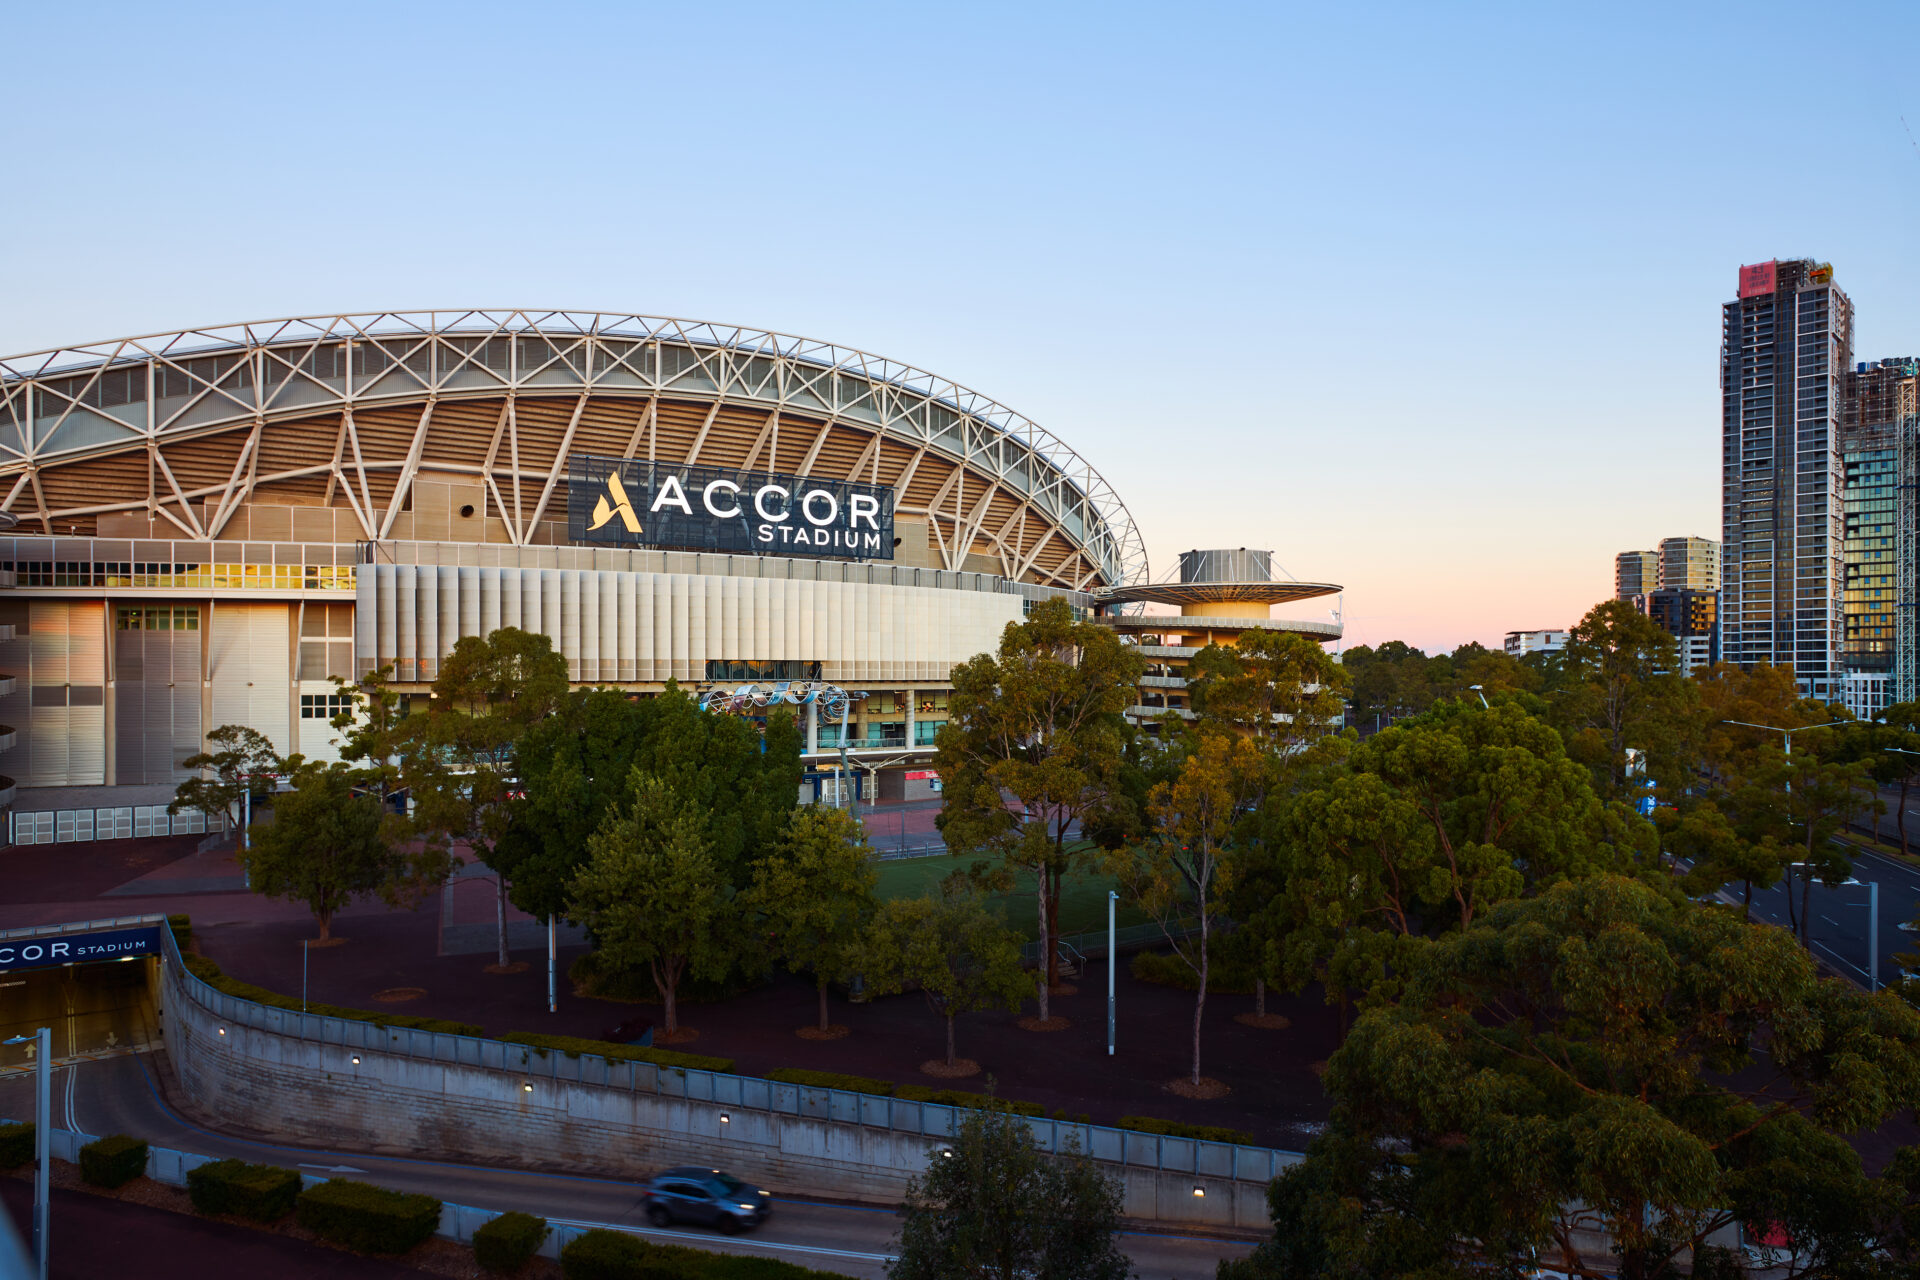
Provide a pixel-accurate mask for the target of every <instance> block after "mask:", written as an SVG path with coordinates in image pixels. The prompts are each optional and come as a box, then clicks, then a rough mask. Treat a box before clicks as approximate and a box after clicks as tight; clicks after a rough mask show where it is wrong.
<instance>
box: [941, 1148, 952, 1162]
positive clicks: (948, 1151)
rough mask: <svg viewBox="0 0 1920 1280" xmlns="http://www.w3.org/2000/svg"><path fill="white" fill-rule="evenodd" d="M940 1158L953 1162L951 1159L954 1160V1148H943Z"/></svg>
mask: <svg viewBox="0 0 1920 1280" xmlns="http://www.w3.org/2000/svg"><path fill="white" fill-rule="evenodd" d="M940 1158H941V1159H942V1160H951V1159H953V1148H952V1147H942V1148H940Z"/></svg>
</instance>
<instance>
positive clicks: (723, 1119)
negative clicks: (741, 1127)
mask: <svg viewBox="0 0 1920 1280" xmlns="http://www.w3.org/2000/svg"><path fill="white" fill-rule="evenodd" d="M720 1123H721V1124H732V1123H733V1117H732V1116H730V1115H728V1114H727V1113H726V1112H724V1111H722V1112H721V1113H720Z"/></svg>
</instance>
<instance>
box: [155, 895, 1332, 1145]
mask: <svg viewBox="0 0 1920 1280" xmlns="http://www.w3.org/2000/svg"><path fill="white" fill-rule="evenodd" d="M163 946H164V948H165V957H166V958H165V964H166V967H167V974H168V978H169V980H170V982H171V983H172V984H173V985H174V987H175V991H176V993H177V996H179V997H185V998H187V999H190V1000H192V1001H193V1002H194V1003H196V1004H198V1005H200V1007H201V1008H202V1009H204V1010H205V1011H206V1012H208V1013H210V1014H212V1015H213V1016H214V1017H216V1018H218V1019H221V1020H224V1021H227V1022H232V1023H236V1024H239V1025H241V1026H246V1027H252V1028H255V1029H258V1030H261V1031H266V1032H270V1033H272V1034H275V1035H281V1036H288V1037H292V1038H295V1039H300V1040H307V1041H311V1042H314V1043H318V1044H328V1045H338V1046H340V1047H342V1048H347V1049H364V1050H367V1051H369V1052H377V1053H383V1054H394V1055H398V1056H402V1057H406V1058H411V1059H414V1060H417V1061H423V1062H434V1063H445V1064H449V1065H457V1066H466V1067H476V1068H479V1069H481V1070H489V1071H497V1072H501V1073H503V1074H507V1073H510V1074H512V1075H514V1076H516V1077H519V1078H522V1079H525V1080H527V1081H529V1082H531V1081H533V1080H557V1081H566V1082H577V1083H580V1084H587V1085H598V1086H601V1087H604V1088H611V1089H624V1090H627V1091H629V1092H636V1093H651V1094H656V1095H659V1096H662V1097H669V1098H685V1099H687V1100H689V1101H694V1102H706V1103H713V1104H717V1105H720V1106H727V1107H739V1108H742V1109H744V1110H759V1111H765V1112H769V1113H771V1114H774V1115H785V1116H795V1117H799V1118H804V1119H815V1120H825V1121H829V1122H835V1123H841V1124H857V1125H865V1126H870V1127H874V1128H881V1129H887V1130H890V1131H893V1132H898V1133H908V1134H913V1135H915V1136H919V1137H928V1138H950V1137H952V1136H953V1135H954V1134H955V1133H956V1132H958V1130H959V1127H960V1122H961V1119H962V1118H963V1117H964V1115H965V1112H966V1109H965V1108H961V1107H951V1106H947V1105H945V1104H942V1103H935V1102H912V1101H908V1100H907V1099H904V1098H888V1097H880V1096H877V1095H874V1094H867V1093H852V1092H848V1091H847V1090H844V1089H822V1088H812V1087H808V1086H804V1085H795V1084H786V1083H783V1082H780V1081H776V1080H763V1079H760V1078H758V1077H754V1076H741V1075H732V1074H728V1073H725V1072H718V1071H701V1070H696V1069H692V1068H682V1067H662V1066H657V1065H655V1064H654V1063H650V1062H634V1061H630V1060H625V1059H610V1058H603V1057H601V1056H599V1055H598V1054H591V1053H583V1054H581V1055H579V1056H578V1057H569V1056H567V1054H565V1053H564V1052H561V1051H559V1050H546V1051H544V1052H543V1051H542V1050H539V1049H536V1048H533V1047H531V1046H528V1045H519V1044H510V1043H508V1042H506V1041H504V1040H488V1039H482V1038H478V1037H474V1036H458V1035H449V1034H447V1033H445V1032H439V1031H416V1030H413V1029H411V1028H406V1027H392V1026H382V1025H380V1024H378V1023H373V1022H356V1021H350V1020H347V1019H343V1018H331V1017H325V1016H322V1015H320V1014H312V1013H299V1012H296V1011H294V1010H291V1009H276V1008H273V1007H271V1006H268V1005H262V1004H257V1003H255V1002H253V1001H251V1000H242V999H240V998H239V997H237V996H230V995H227V994H226V993H225V992H223V991H219V990H216V989H215V988H214V987H212V986H210V985H209V984H207V983H206V982H204V981H202V980H201V979H200V978H199V977H197V976H195V975H194V974H193V973H191V972H190V971H189V970H188V969H187V967H186V964H185V961H184V960H183V959H182V957H181V955H180V951H179V947H178V945H177V944H176V942H175V941H174V937H173V931H172V930H170V929H169V930H166V931H165V933H164V938H163ZM1025 1119H1026V1120H1027V1124H1028V1126H1029V1127H1030V1128H1031V1130H1032V1132H1033V1137H1034V1141H1035V1143H1036V1145H1038V1146H1039V1147H1040V1148H1041V1149H1042V1150H1044V1151H1048V1152H1056V1151H1064V1150H1066V1149H1067V1147H1068V1146H1069V1145H1077V1146H1078V1148H1079V1150H1081V1151H1082V1152H1084V1153H1086V1154H1088V1155H1090V1156H1092V1157H1093V1158H1094V1159H1096V1160H1101V1161H1106V1162H1109V1163H1113V1164H1117V1165H1121V1166H1123V1167H1134V1168H1142V1169H1154V1170H1159V1171H1162V1172H1168V1173H1182V1174H1193V1175H1195V1176H1199V1177H1212V1178H1229V1179H1236V1180H1237V1179H1247V1180H1258V1181H1263V1182H1264V1181H1270V1180H1272V1179H1273V1178H1274V1177H1276V1176H1278V1175H1279V1173H1280V1170H1281V1169H1283V1168H1285V1167H1286V1166H1288V1165H1290V1164H1294V1163H1296V1162H1298V1161H1299V1160H1300V1159H1301V1158H1302V1157H1301V1156H1300V1154H1299V1153H1298V1152H1292V1151H1282V1150H1279V1149H1276V1148H1272V1147H1260V1146H1244V1145H1241V1144H1238V1143H1225V1142H1208V1141H1203V1140H1200V1139H1195V1138H1174V1137H1168V1136H1166V1135H1163V1134H1153V1133H1139V1132H1136V1131H1134V1130H1131V1129H1114V1128H1108V1127H1107V1126H1104V1125H1094V1124H1079V1123H1075V1122H1072V1121H1067V1120H1053V1119H1047V1118H1043V1117H1025Z"/></svg>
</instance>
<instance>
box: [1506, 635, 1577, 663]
mask: <svg viewBox="0 0 1920 1280" xmlns="http://www.w3.org/2000/svg"><path fill="white" fill-rule="evenodd" d="M1567 639H1568V633H1567V632H1565V631H1551V630H1549V631H1509V632H1507V642H1506V648H1507V656H1508V657H1510V658H1524V657H1526V656H1527V655H1528V654H1530V653H1556V652H1558V651H1559V650H1561V649H1564V648H1566V647H1567Z"/></svg>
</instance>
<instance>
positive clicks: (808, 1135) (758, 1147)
mask: <svg viewBox="0 0 1920 1280" xmlns="http://www.w3.org/2000/svg"><path fill="white" fill-rule="evenodd" d="M164 968H165V974H164V978H163V989H164V995H163V1001H164V1003H163V1008H164V1012H165V1017H164V1018H163V1025H164V1027H165V1029H166V1041H167V1049H168V1059H169V1061H170V1062H171V1063H172V1065H173V1068H174V1071H175V1074H176V1078H177V1080H178V1083H179V1085H180V1088H181V1090H182V1091H183V1092H184V1093H185V1095H186V1096H187V1097H188V1098H189V1099H191V1100H192V1102H193V1103H194V1105H196V1106H198V1107H200V1108H203V1109H204V1110H206V1111H208V1112H210V1113H212V1114H216V1115H219V1116H220V1117H222V1119H223V1120H225V1121H227V1122H229V1123H233V1124H238V1125H243V1126H246V1127H247V1128H250V1129H254V1130H258V1131H261V1132H266V1133H272V1134H276V1135H279V1136H281V1137H284V1138H288V1139H292V1140H295V1141H303V1142H314V1143H324V1144H326V1145H328V1146H330V1147H332V1148H335V1149H339V1148H347V1149H356V1148H357V1149H364V1150H367V1151H371V1152H376V1153H380V1154H398V1155H410V1156H420V1157H427V1158H439V1159H448V1160H455V1161H475V1162H482V1163H507V1164H513V1165H518V1166H523V1167H527V1168H535V1169H540V1168H545V1169H556V1170H557V1169H566V1170H570V1171H576V1172H577V1171H583V1170H592V1171H595V1172H600V1173H606V1174H611V1175H613V1176H616V1177H633V1178H639V1177H642V1176H645V1175H648V1174H651V1173H652V1172H654V1171H656V1170H658V1169H660V1168H662V1167H665V1166H669V1165H675V1164H688V1163H693V1164H712V1165H719V1166H724V1167H727V1168H729V1169H731V1170H733V1171H735V1172H737V1173H739V1174H741V1175H742V1176H745V1177H748V1178H750V1179H751V1180H753V1181H754V1182H757V1183H759V1184H760V1185H762V1186H765V1187H767V1188H768V1189H769V1190H772V1191H775V1192H781V1193H789V1194H812V1195H831V1196H836V1197H842V1198H845V1199H849V1200H864V1201H871V1202H874V1203H881V1204H892V1203H897V1202H898V1201H899V1200H900V1198H901V1197H902V1196H903V1195H904V1194H905V1191H906V1186H907V1180H908V1179H909V1178H911V1177H912V1176H914V1175H915V1174H917V1173H919V1172H921V1171H922V1170H923V1169H924V1168H925V1167H926V1163H927V1161H928V1160H929V1159H930V1158H933V1156H934V1153H936V1152H938V1151H939V1150H940V1149H941V1147H942V1146H943V1145H944V1144H945V1142H946V1140H947V1139H948V1138H949V1137H950V1135H951V1134H952V1132H953V1131H954V1129H955V1127H956V1126H957V1124H958V1122H959V1120H960V1119H961V1118H962V1117H963V1116H964V1114H965V1113H964V1112H960V1111H957V1110H956V1109H955V1108H952V1107H945V1106H938V1105H935V1104H932V1103H916V1102H906V1101H902V1100H898V1099H892V1098H881V1097H873V1096H869V1095H864V1094H852V1093H845V1092H842V1091H839V1090H827V1089H803V1088H800V1087H799V1086H796V1085H784V1084H779V1083H776V1082H773V1081H767V1080H759V1079H754V1078H751V1077H744V1076H733V1075H725V1074H721V1073H715V1072H705V1071H682V1070H677V1069H665V1068H657V1067H654V1066H652V1065H650V1064H646V1063H631V1062H620V1061H612V1060H609V1059H605V1058H600V1057H596V1056H593V1055H583V1056H581V1057H578V1058H569V1057H567V1056H566V1055H564V1054H560V1053H545V1054H543V1053H542V1052H541V1051H539V1050H536V1049H529V1048H525V1047H523V1046H520V1045H512V1044H505V1043H503V1042H500V1041H488V1040H476V1039H472V1038H469V1037H465V1036H448V1035H438V1034H433V1033H426V1032H414V1031H405V1030H396V1029H391V1028H381V1027H377V1026H374V1025H372V1024H369V1023H353V1022H344V1021H341V1020H339V1019H333V1018H321V1017H318V1016H313V1015H302V1014H298V1013H293V1012H290V1011H286V1010H279V1009H271V1008H267V1007H265V1006H262V1005H258V1004H254V1003H252V1002H250V1001H244V1000H237V999H235V998H234V997H231V996H227V995H224V994H222V993H220V992H216V991H214V990H213V989H212V988H210V987H208V986H206V984H204V983H202V982H200V980H199V979H197V978H194V977H193V976H192V975H190V974H188V973H187V972H186V971H185V969H184V968H183V967H182V966H181V964H180V962H179V960H178V959H177V953H175V952H173V950H172V948H171V946H170V945H169V948H168V955H167V957H166V960H165V962H164ZM1029 1123H1030V1124H1031V1125H1032V1128H1033V1131H1034V1136H1035V1139H1036V1141H1037V1142H1039V1143H1040V1145H1041V1146H1042V1147H1043V1149H1064V1147H1065V1146H1066V1145H1067V1143H1068V1142H1069V1141H1070V1140H1071V1141H1073V1142H1076V1143H1077V1144H1078V1145H1079V1147H1080V1148H1081V1149H1082V1150H1085V1151H1089V1152H1091V1153H1092V1154H1093V1155H1094V1156H1095V1158H1096V1159H1100V1160H1101V1163H1102V1165H1103V1166H1104V1167H1105V1169H1106V1170H1107V1171H1108V1172H1109V1173H1110V1174H1112V1175H1113V1176H1114V1177H1116V1178H1117V1179H1119V1181H1120V1183H1121V1187H1122V1212H1123V1213H1124V1214H1125V1215H1126V1216H1127V1217H1129V1218H1132V1219H1136V1220H1139V1221H1145V1222H1161V1223H1180V1224H1183V1225H1187V1226H1216V1227H1233V1228H1250V1229H1264V1228H1265V1227H1266V1226H1267V1225H1268V1222H1269V1219H1268V1213H1267V1204H1266V1188H1267V1184H1268V1182H1269V1181H1270V1180H1271V1178H1272V1177H1273V1176H1274V1175H1275V1174H1276V1173H1277V1172H1278V1171H1279V1169H1280V1168H1282V1167H1284V1166H1285V1165H1287V1164H1290V1163H1292V1162H1294V1161H1296V1160H1297V1159H1298V1158H1299V1157H1298V1156H1297V1155H1295V1154H1293V1153H1290V1152H1276V1151H1272V1150H1270V1149H1267V1148H1260V1147H1240V1146H1230V1145H1227V1144H1223V1143H1211V1142H1196V1141H1193V1140H1190V1139H1181V1138H1166V1137H1160V1136H1157V1135H1153V1134H1142V1133H1129V1132H1124V1131H1121V1130H1115V1129H1107V1128H1103V1127H1101V1126H1097V1125H1083V1124H1073V1123H1069V1122H1061V1121H1052V1120H1044V1119H1035V1120H1032V1121H1030V1122H1029ZM1196 1189H1197V1190H1198V1191H1199V1192H1200V1193H1201V1194H1196Z"/></svg>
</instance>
